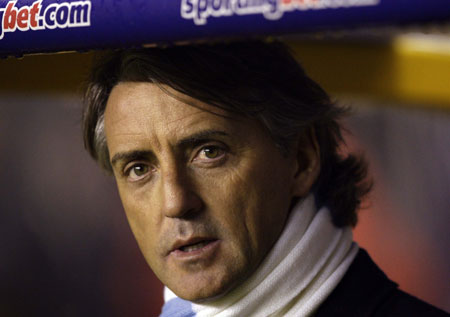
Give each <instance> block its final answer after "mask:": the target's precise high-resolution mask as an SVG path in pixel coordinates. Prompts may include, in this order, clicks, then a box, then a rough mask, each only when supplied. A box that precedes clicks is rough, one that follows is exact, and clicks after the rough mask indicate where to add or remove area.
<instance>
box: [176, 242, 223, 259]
mask: <svg viewBox="0 0 450 317" xmlns="http://www.w3.org/2000/svg"><path fill="white" fill-rule="evenodd" d="M218 242H219V240H217V239H205V238H196V239H189V240H187V241H178V242H177V243H175V245H174V247H173V248H172V251H170V252H169V254H171V255H174V256H176V257H191V256H199V255H201V254H204V253H207V252H208V251H210V250H213V249H215V248H216V247H217V245H218Z"/></svg>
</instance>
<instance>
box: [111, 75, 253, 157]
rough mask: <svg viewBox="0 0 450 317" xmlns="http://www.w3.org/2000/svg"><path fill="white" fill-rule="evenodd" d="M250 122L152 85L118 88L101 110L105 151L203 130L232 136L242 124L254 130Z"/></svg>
mask: <svg viewBox="0 0 450 317" xmlns="http://www.w3.org/2000/svg"><path fill="white" fill-rule="evenodd" d="M250 121H252V120H249V119H244V118H242V117H239V118H238V117H237V116H236V115H234V116H232V115H230V114H229V113H227V112H225V111H224V110H221V109H219V108H217V107H213V106H210V105H207V104H205V103H202V102H200V101H199V100H196V99H194V98H192V97H189V96H186V95H183V94H181V93H179V92H177V91H175V90H173V89H171V88H169V87H167V86H162V87H159V86H157V85H155V84H152V83H136V82H125V83H120V84H118V85H117V86H115V87H114V88H113V90H112V91H111V94H110V97H109V99H108V102H107V106H106V110H105V130H106V135H107V140H108V146H109V147H111V146H112V147H115V146H117V145H121V144H126V145H129V146H133V144H135V143H139V142H142V141H144V140H147V141H148V140H158V139H159V140H160V139H161V138H162V137H164V138H166V139H178V138H180V137H183V136H185V135H186V134H188V133H195V132H198V131H201V130H204V129H223V130H227V131H228V132H229V133H232V132H233V131H235V132H237V131H236V129H239V127H241V128H242V123H243V122H245V125H246V126H247V128H251V126H253V125H255V126H256V124H255V123H252V122H250ZM121 146H123V145H121ZM110 150H111V149H110Z"/></svg>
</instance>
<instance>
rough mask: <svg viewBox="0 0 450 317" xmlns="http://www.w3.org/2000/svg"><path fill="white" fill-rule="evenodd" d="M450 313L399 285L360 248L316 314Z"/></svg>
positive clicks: (327, 316) (360, 316)
mask: <svg viewBox="0 0 450 317" xmlns="http://www.w3.org/2000/svg"><path fill="white" fill-rule="evenodd" d="M330 316H332V317H336V316H345V317H352V316H354V317H356V316H357V317H365V316H380V317H381V316H383V317H386V316H387V317H389V316H408V317H409V316H436V317H440V316H450V314H447V313H446V312H444V311H442V310H440V309H438V308H436V307H433V306H431V305H429V304H427V303H425V302H423V301H421V300H420V299H418V298H415V297H413V296H411V295H409V294H407V293H405V292H403V291H401V290H399V289H398V285H397V284H396V283H394V282H392V281H391V280H389V279H388V278H387V276H386V275H385V274H384V273H383V272H382V271H381V270H380V269H379V268H378V267H377V266H376V264H375V263H374V262H373V261H372V259H371V258H370V257H369V255H368V254H367V252H366V251H365V250H362V249H361V250H360V251H359V252H358V254H357V255H356V258H355V260H354V261H353V263H352V264H351V266H350V268H349V270H348V271H347V273H346V274H345V275H344V277H343V279H342V281H341V282H340V283H339V284H338V286H337V287H336V289H335V290H334V291H333V292H332V293H331V295H330V296H329V297H328V298H327V299H326V300H325V302H324V303H323V304H322V305H321V306H320V307H319V309H318V310H317V311H316V313H315V314H314V317H330Z"/></svg>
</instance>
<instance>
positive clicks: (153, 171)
mask: <svg viewBox="0 0 450 317" xmlns="http://www.w3.org/2000/svg"><path fill="white" fill-rule="evenodd" d="M343 114H345V110H344V109H342V108H339V107H337V106H336V105H335V104H334V103H332V102H331V101H330V99H329V97H328V96H327V94H326V93H325V92H324V91H323V90H322V89H321V88H320V87H319V86H318V85H317V84H316V83H314V82H313V81H312V80H311V79H309V78H308V77H307V76H306V74H305V73H304V71H303V70H302V69H301V67H300V66H299V65H298V64H297V62H296V61H295V59H294V58H293V57H292V56H291V55H290V54H289V52H288V50H287V49H286V48H285V47H284V46H283V45H282V44H280V43H278V42H274V43H265V42H260V41H250V42H236V43H229V44H214V45H210V44H203V45H190V46H174V47H169V48H150V49H139V50H126V51H116V52H113V53H111V54H109V55H107V56H104V57H103V58H102V59H100V60H99V62H98V63H97V65H96V66H95V67H94V70H93V72H92V76H91V79H90V82H89V86H88V90H87V94H86V108H85V111H84V121H83V122H84V137H85V144H86V147H87V149H88V150H89V152H90V153H91V155H92V156H93V157H94V158H95V159H96V160H97V161H98V162H99V163H100V165H101V166H102V167H103V168H104V169H105V170H107V171H110V172H112V173H113V174H114V176H115V178H116V181H117V186H118V189H119V193H120V197H121V199H122V203H123V205H124V209H125V212H126V215H127V217H128V221H129V223H130V226H131V229H132V231H133V233H134V235H135V237H136V240H137V242H138V244H139V247H140V249H141V250H142V253H143V254H144V256H145V258H146V260H147V262H148V264H149V265H150V267H151V268H152V270H153V271H154V272H155V274H156V275H157V276H158V278H159V279H160V280H161V281H162V282H163V283H164V284H165V285H166V288H165V294H164V297H165V302H166V303H165V305H164V307H163V311H162V316H240V317H242V316H310V315H314V316H447V314H446V313H445V312H442V311H440V310H438V309H436V308H434V307H432V306H430V305H428V304H426V303H424V302H421V301H420V300H418V299H416V298H414V297H412V296H410V295H408V294H405V293H404V292H402V291H400V290H398V289H397V286H396V284H395V283H394V282H392V281H390V280H389V279H388V278H387V277H386V276H385V275H384V274H383V273H382V272H381V271H380V270H379V269H378V268H377V267H376V265H375V264H374V263H373V262H372V261H371V259H370V258H369V256H368V255H367V253H366V252H365V251H364V250H361V249H359V248H358V246H357V245H356V244H355V243H354V242H353V241H352V233H351V226H353V225H355V224H356V222H357V216H356V211H357V209H358V207H359V205H360V202H361V199H362V197H363V196H364V195H365V194H366V193H367V192H368V191H369V189H370V182H368V181H367V180H366V166H365V164H364V162H363V160H361V159H359V158H357V157H355V156H353V155H343V154H342V153H340V152H339V151H338V146H339V143H340V142H341V141H342V140H341V133H340V126H339V124H338V121H337V120H338V119H339V118H340V117H341V116H342V115H343Z"/></svg>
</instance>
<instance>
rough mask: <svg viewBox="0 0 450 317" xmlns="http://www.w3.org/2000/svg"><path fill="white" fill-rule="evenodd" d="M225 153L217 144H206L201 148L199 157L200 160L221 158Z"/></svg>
mask: <svg viewBox="0 0 450 317" xmlns="http://www.w3.org/2000/svg"><path fill="white" fill-rule="evenodd" d="M223 154H224V150H223V149H221V148H220V147H217V146H205V147H204V148H202V149H201V150H200V153H199V155H198V158H197V159H200V160H202V159H203V160H212V159H216V158H219V157H220V156H222V155H223Z"/></svg>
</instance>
